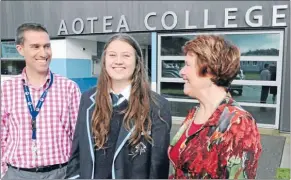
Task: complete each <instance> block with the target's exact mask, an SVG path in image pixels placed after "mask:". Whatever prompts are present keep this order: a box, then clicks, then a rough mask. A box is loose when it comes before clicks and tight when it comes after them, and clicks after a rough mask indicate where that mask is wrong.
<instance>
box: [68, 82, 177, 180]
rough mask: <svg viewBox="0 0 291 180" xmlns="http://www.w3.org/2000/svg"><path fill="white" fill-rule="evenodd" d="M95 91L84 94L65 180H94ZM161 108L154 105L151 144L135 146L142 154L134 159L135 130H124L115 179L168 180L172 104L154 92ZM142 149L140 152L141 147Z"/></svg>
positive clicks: (118, 146)
mask: <svg viewBox="0 0 291 180" xmlns="http://www.w3.org/2000/svg"><path fill="white" fill-rule="evenodd" d="M95 95H96V87H95V88H92V89H90V90H88V91H86V92H85V93H83V94H82V97H81V102H80V108H79V114H78V120H77V124H76V129H75V134H74V139H73V144H72V150H71V153H72V154H71V157H70V160H69V162H68V166H67V172H66V179H94V172H95V171H98V169H95V168H94V166H95V157H94V154H95V152H94V139H93V136H92V125H91V119H92V114H93V111H94V105H95ZM152 96H154V98H155V99H156V102H158V107H157V106H156V105H155V104H154V103H153V102H151V119H152V128H151V132H149V134H150V135H151V138H152V139H153V142H152V144H150V143H149V142H147V141H146V140H145V139H144V138H143V137H142V138H141V141H140V143H141V144H138V145H137V146H136V149H139V151H142V152H139V153H137V155H136V156H134V157H131V156H130V154H131V153H132V151H131V150H130V146H128V140H129V137H130V135H131V133H132V132H133V130H134V125H133V127H132V128H131V130H130V131H127V130H126V129H125V128H124V127H123V126H121V128H120V131H119V136H118V140H117V143H116V148H115V153H114V158H113V162H112V169H111V173H112V179H167V178H168V174H169V159H168V156H167V149H168V146H169V143H170V131H171V127H172V117H171V112H170V104H169V102H168V101H167V100H166V99H165V98H163V97H162V96H161V95H159V94H157V93H155V92H152ZM140 145H142V146H143V147H142V148H137V147H138V146H139V147H141V146H140Z"/></svg>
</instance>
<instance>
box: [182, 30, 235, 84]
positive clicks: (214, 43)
mask: <svg viewBox="0 0 291 180" xmlns="http://www.w3.org/2000/svg"><path fill="white" fill-rule="evenodd" d="M183 52H184V54H185V55H187V54H191V53H195V54H196V55H197V56H198V60H197V65H198V68H199V72H198V73H199V75H200V76H206V75H207V74H208V75H211V76H212V78H211V80H212V81H213V83H214V84H216V85H217V86H224V87H229V86H230V84H231V82H232V80H233V79H234V78H235V77H236V75H237V73H238V72H239V70H240V51H239V49H238V48H237V47H236V46H234V45H232V44H231V43H230V42H228V41H226V40H224V38H223V37H221V36H215V35H199V36H197V37H196V38H195V39H193V40H191V41H188V42H186V43H185V45H184V46H183Z"/></svg>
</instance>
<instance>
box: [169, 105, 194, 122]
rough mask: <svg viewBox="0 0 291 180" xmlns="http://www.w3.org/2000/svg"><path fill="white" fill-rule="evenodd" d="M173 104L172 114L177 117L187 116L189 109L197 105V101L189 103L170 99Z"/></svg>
mask: <svg viewBox="0 0 291 180" xmlns="http://www.w3.org/2000/svg"><path fill="white" fill-rule="evenodd" d="M170 104H171V114H172V116H176V117H183V118H184V117H186V116H187V114H188V112H189V110H190V109H191V108H193V107H195V106H196V105H198V104H197V103H189V102H174V101H170Z"/></svg>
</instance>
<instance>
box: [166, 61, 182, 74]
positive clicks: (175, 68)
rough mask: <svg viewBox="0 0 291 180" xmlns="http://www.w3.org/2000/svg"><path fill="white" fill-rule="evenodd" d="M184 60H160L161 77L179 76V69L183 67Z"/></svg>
mask: <svg viewBox="0 0 291 180" xmlns="http://www.w3.org/2000/svg"><path fill="white" fill-rule="evenodd" d="M184 65H185V62H184V61H171V60H169V61H168V60H164V61H162V77H166V78H181V76H180V70H181V69H182V68H183V67H184Z"/></svg>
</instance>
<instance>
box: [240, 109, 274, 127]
mask: <svg viewBox="0 0 291 180" xmlns="http://www.w3.org/2000/svg"><path fill="white" fill-rule="evenodd" d="M242 108H243V109H245V110H246V111H248V112H249V113H251V115H252V116H253V117H254V118H255V120H256V122H257V123H260V124H275V119H276V108H272V107H253V106H242Z"/></svg>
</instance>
